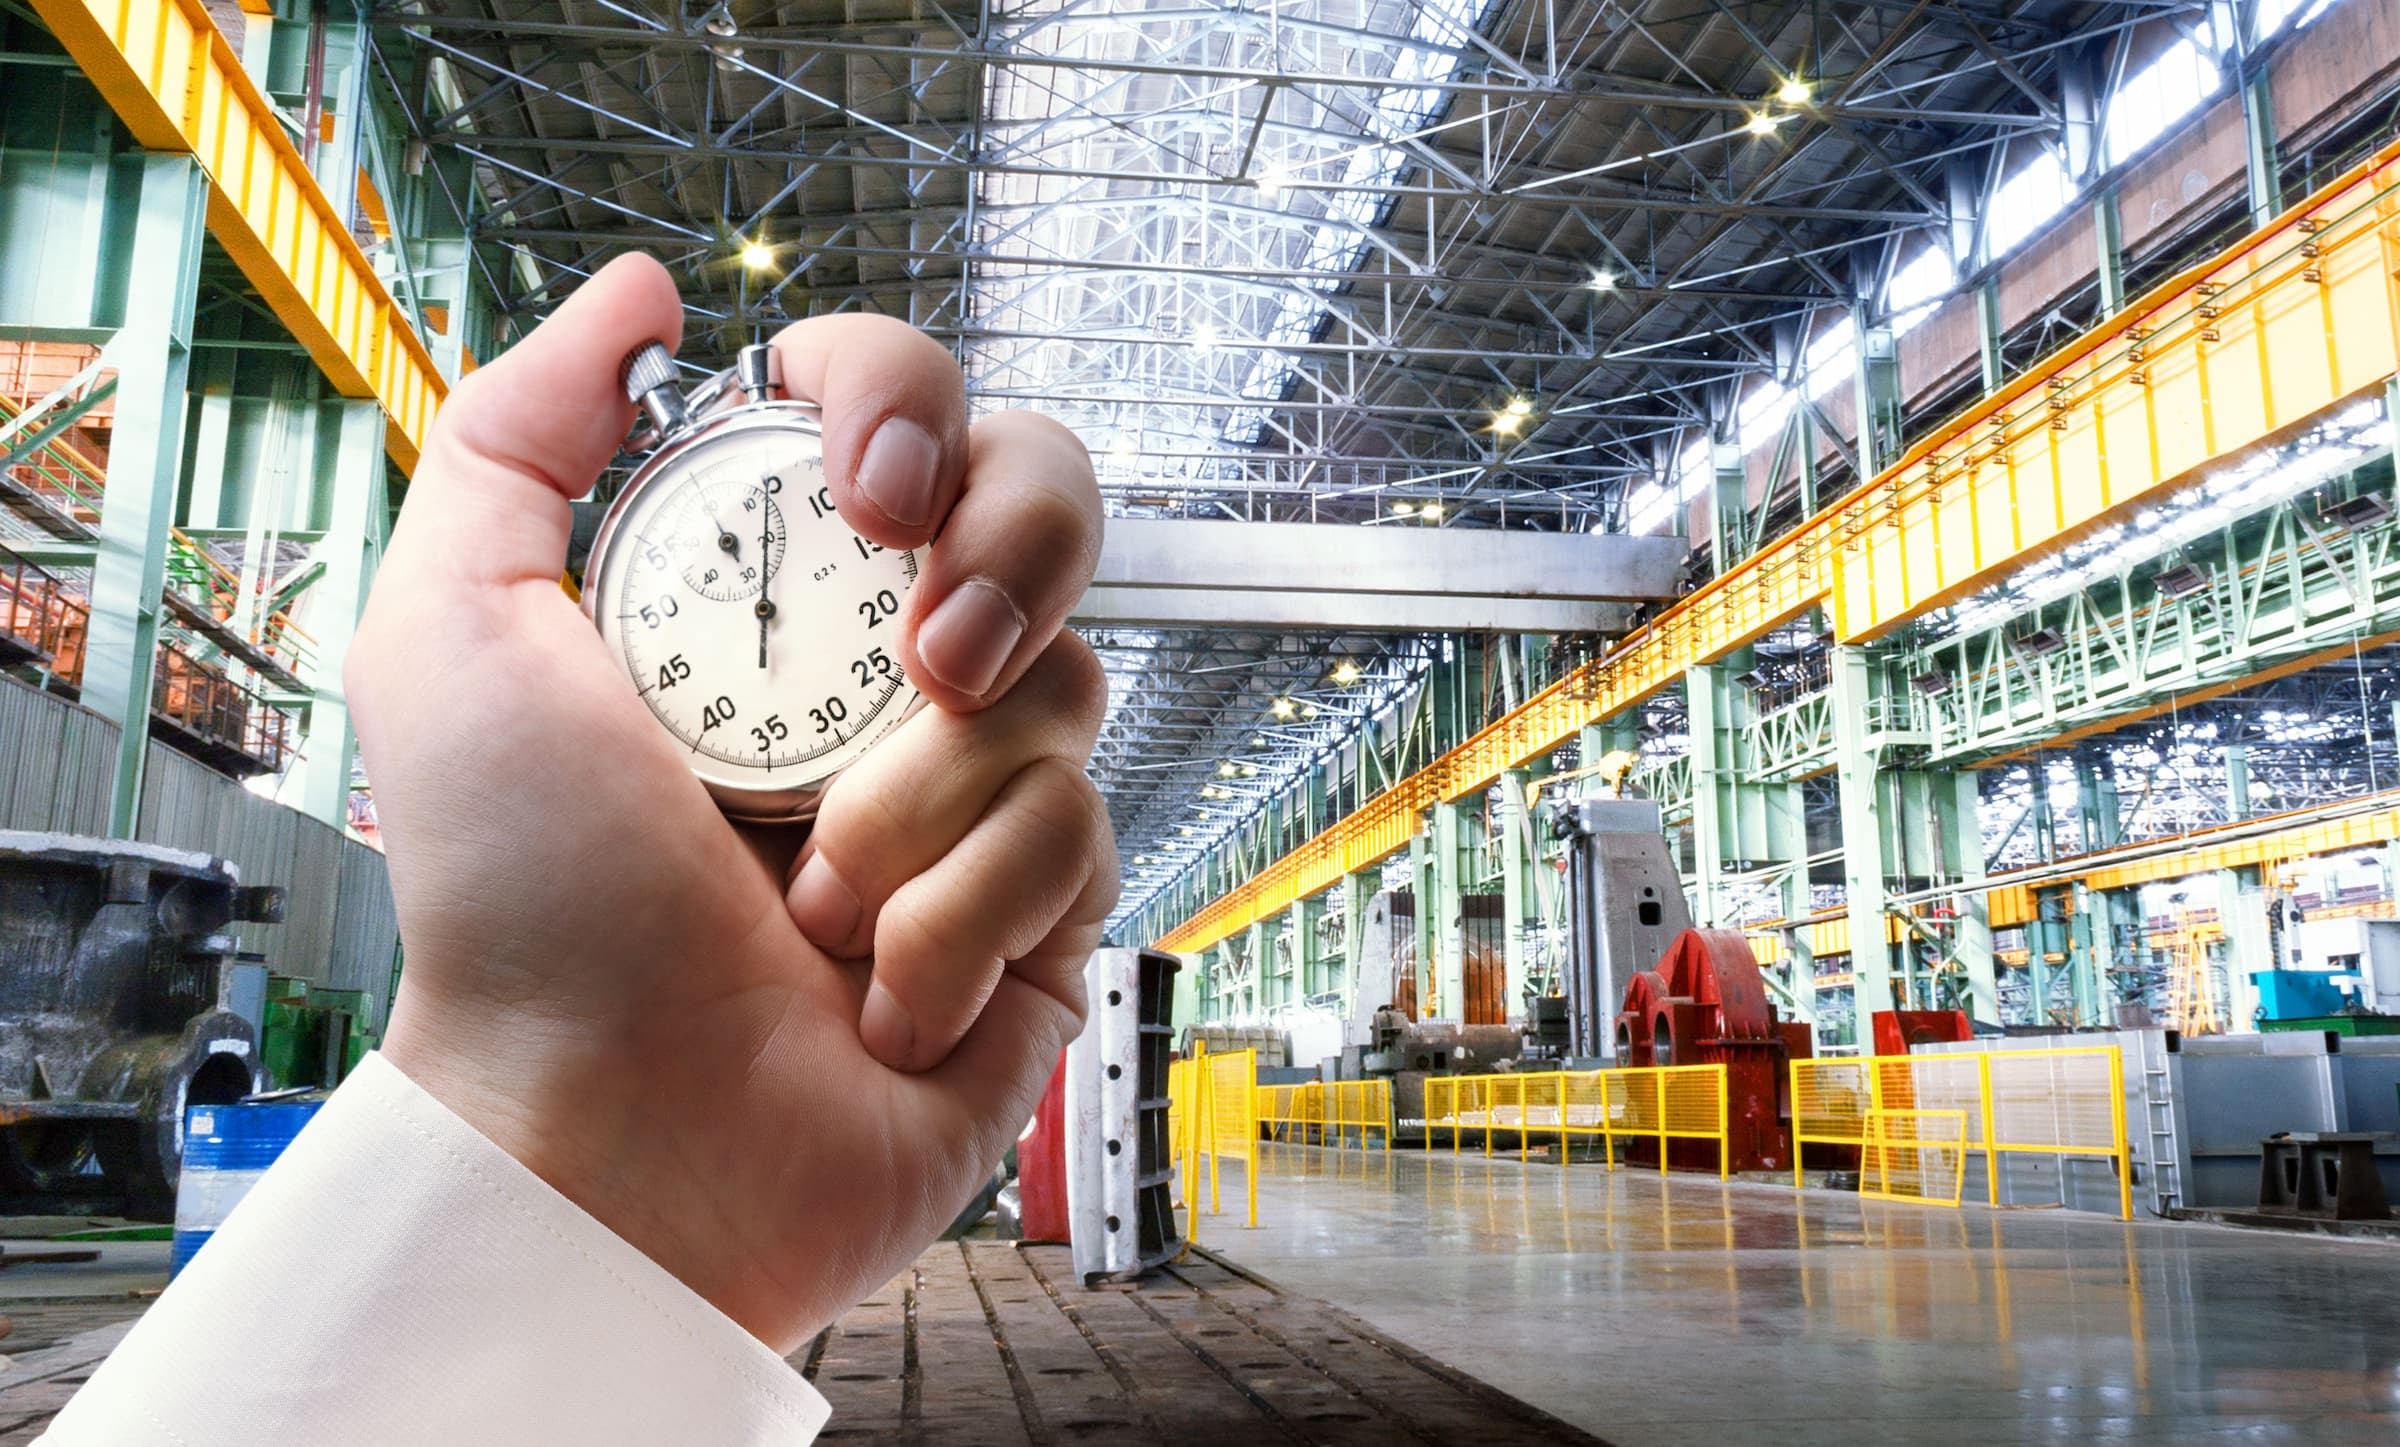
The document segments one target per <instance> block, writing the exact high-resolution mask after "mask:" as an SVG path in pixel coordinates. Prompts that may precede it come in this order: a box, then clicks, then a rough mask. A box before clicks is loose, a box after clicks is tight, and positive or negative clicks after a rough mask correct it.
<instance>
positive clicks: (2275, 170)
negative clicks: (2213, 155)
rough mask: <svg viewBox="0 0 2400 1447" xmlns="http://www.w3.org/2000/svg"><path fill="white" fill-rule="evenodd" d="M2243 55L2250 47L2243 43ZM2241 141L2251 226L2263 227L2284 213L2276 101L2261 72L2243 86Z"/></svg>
mask: <svg viewBox="0 0 2400 1447" xmlns="http://www.w3.org/2000/svg"><path fill="white" fill-rule="evenodd" d="M2242 49H2243V50H2244V51H2245V52H2246V51H2247V50H2248V49H2249V47H2248V46H2247V45H2246V44H2245V45H2244V46H2243V47H2242ZM2242 140H2243V154H2244V156H2245V157H2246V159H2247V165H2246V167H2245V174H2246V176H2247V178H2248V180H2249V182H2250V224H2251V225H2253V226H2265V225H2266V224H2267V223H2268V222H2270V221H2273V220H2274V219H2275V218H2276V216H2277V215H2278V214H2280V213H2281V212H2282V210H2283V178H2282V164H2283V163H2282V158H2281V157H2280V156H2279V155H2277V154H2276V152H2277V147H2276V144H2275V102H2274V98H2273V97H2272V96H2271V95H2270V94H2269V93H2268V82H2267V72H2266V71H2265V70H2264V69H2261V70H2260V71H2259V72H2258V74H2256V75H2254V76H2252V77H2251V78H2250V79H2249V81H2247V82H2246V83H2245V84H2243V86H2242Z"/></svg>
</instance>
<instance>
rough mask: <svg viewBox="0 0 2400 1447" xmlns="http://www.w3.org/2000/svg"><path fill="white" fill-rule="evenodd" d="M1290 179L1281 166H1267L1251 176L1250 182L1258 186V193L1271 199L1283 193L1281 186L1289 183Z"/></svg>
mask: <svg viewBox="0 0 2400 1447" xmlns="http://www.w3.org/2000/svg"><path fill="white" fill-rule="evenodd" d="M1291 179H1292V178H1291V177H1290V176H1289V175H1288V174H1287V173H1286V172H1285V171H1284V169H1283V168H1282V167H1281V166H1269V167H1266V168H1265V169H1263V170H1261V171H1260V172H1259V173H1258V174H1257V175H1256V176H1254V177H1252V178H1251V180H1250V184H1251V185H1253V186H1256V187H1257V188H1258V194H1259V195H1261V196H1264V197H1266V198H1267V199H1268V200H1270V201H1272V200H1274V199H1275V198H1276V197H1277V196H1280V195H1282V194H1283V188H1284V187H1285V186H1287V185H1289V184H1290V183H1291Z"/></svg>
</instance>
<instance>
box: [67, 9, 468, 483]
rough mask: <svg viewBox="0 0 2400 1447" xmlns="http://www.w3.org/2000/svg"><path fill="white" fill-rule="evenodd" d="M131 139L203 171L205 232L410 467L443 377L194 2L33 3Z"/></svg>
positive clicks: (271, 108) (322, 190)
mask: <svg viewBox="0 0 2400 1447" xmlns="http://www.w3.org/2000/svg"><path fill="white" fill-rule="evenodd" d="M34 9H35V10H36V11H38V12H39V13H40V14H41V17H42V22H43V23H44V24H46V25H48V26H49V27H50V29H51V32H52V33H53V34H55V35H56V36H57V37H58V39H59V41H60V43H61V44H63V45H65V46H66V48H67V53H68V54H69V55H71V56H73V57H74V60H75V63H76V65H77V66H78V67H80V68H81V69H82V71H83V73H84V74H85V75H86V76H88V77H89V78H90V79H91V82H92V84H93V85H94V86H95V87H97V88H98V89H99V91H100V94H101V97H102V98H103V99H104V100H106V101H107V102H108V104H109V106H110V108H111V109H113V110H114V111H115V112H116V113H117V116H118V117H119V118H120V119H121V120H123V121H124V122H125V125H126V128H127V129H128V130H130V131H132V132H133V136H134V139H135V140H136V141H138V142H140V143H141V144H142V145H143V146H144V147H146V148H147V149H149V150H153V151H169V152H177V153H188V154H189V155H191V156H192V157H194V158H195V159H196V160H198V162H199V163H200V169H201V170H202V171H203V172H205V173H206V174H207V176H208V229H209V233H210V234H211V235H213V236H215V237H216V238H217V243H218V244H219V245H220V246H222V247H224V248H225V252H226V254H227V255H228V256H231V257H232V258H233V261H234V264H235V265H237V266H239V267H240V268H241V270H242V275H243V276H245V277H246V278H248V279H249V282H250V284H251V285H252V286H255V287H257V288H258V291H259V295H260V296H261V297H263V298H264V299H265V301H266V303H267V305H268V306H269V307H270V308H272V309H273V310H274V312H275V315H276V316H277V317H278V318H279V319H281V321H282V322H283V324H284V326H285V327H286V328H287V329H289V330H290V332H291V334H292V336H293V338H294V339H295V340H297V341H298V342H299V343H300V344H301V345H302V346H304V347H306V348H307V349H308V354H309V356H310V357H311V358H312V359H314V360H315V362H316V364H317V366H318V367H319V368H321V369H322V370H323V371H324V373H325V376H326V378H327V379H328V380H329V381H331V382H332V383H333V386H334V388H335V390H337V391H338V392H340V393H341V394H342V395H343V396H345V397H359V398H365V397H372V398H374V399H375V400H376V401H377V402H379V403H380V404H382V407H383V412H384V417H385V419H386V425H385V434H384V446H385V450H386V451H387V452H388V453H389V454H390V455H391V457H392V459H393V460H394V461H396V462H398V463H399V464H400V465H401V467H402V468H404V469H407V468H414V467H415V466H416V461H417V454H418V452H419V451H420V450H421V449H422V447H423V446H424V442H425V434H426V430H427V428H428V427H430V426H431V424H432V422H433V414H434V412H435V411H436V409H438V408H439V407H440V406H441V402H442V398H443V397H444V396H445V395H447V393H448V390H449V386H448V383H446V382H445V381H444V380H443V378H442V375H441V373H440V372H439V371H438V370H436V369H435V367H434V364H433V357H432V354H431V353H429V352H427V351H426V349H425V344H424V342H423V341H422V340H420V339H419V338H418V336H417V334H416V331H415V329H414V328H412V327H411V326H410V325H409V324H408V320H407V316H406V314H405V313H404V312H403V311H402V310H401V309H400V305H399V303H398V302H396V301H394V300H393V298H392V294H391V292H390V291H389V290H388V289H386V288H385V286H384V284H383V282H382V281H381V279H379V278H378V277H377V276H376V275H375V267H374V263H372V262H370V261H368V260H367V255H366V253H365V252H363V251H361V250H360V249H359V246H358V243H357V242H356V241H354V240H352V239H351V236H350V228H349V224H348V219H347V218H346V217H343V216H341V215H339V214H337V213H336V212H335V210H334V206H333V202H332V201H331V200H330V199H329V198H328V197H327V196H326V194H325V188H324V187H323V186H321V185H319V184H318V183H317V178H316V177H315V176H314V175H313V174H311V172H310V171H309V169H308V163H307V162H305V161H303V160H302V159H301V157H300V152H299V150H298V148H296V147H295V146H293V144H292V142H291V138H290V137H289V136H287V135H285V134H284V127H283V122H282V121H281V120H280V119H279V118H278V117H277V115H276V111H275V108H274V106H273V105H272V104H271V103H270V102H269V101H268V100H267V98H266V96H265V95H264V94H262V93H261V92H260V91H259V89H258V86H257V84H256V83H255V82H253V81H252V80H251V79H250V75H249V72H248V71H245V70H244V69H243V68H242V62H241V58H240V57H239V56H237V55H236V54H235V53H234V50H233V46H232V44H231V43H230V42H229V41H227V39H226V38H225V34H224V32H223V31H221V30H219V29H218V28H217V25H216V22H215V21H214V20H212V19H211V18H210V17H209V14H208V9H207V7H206V5H205V4H204V3H203V0H161V3H156V4H116V3H109V0H34Z"/></svg>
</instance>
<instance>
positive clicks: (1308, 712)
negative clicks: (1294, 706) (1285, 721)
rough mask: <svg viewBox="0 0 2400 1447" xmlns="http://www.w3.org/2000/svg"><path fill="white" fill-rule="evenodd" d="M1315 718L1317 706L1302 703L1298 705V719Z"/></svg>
mask: <svg viewBox="0 0 2400 1447" xmlns="http://www.w3.org/2000/svg"><path fill="white" fill-rule="evenodd" d="M1316 716H1317V706H1316V705H1315V704H1313V703H1304V704H1302V705H1300V717H1302V718H1315V717H1316Z"/></svg>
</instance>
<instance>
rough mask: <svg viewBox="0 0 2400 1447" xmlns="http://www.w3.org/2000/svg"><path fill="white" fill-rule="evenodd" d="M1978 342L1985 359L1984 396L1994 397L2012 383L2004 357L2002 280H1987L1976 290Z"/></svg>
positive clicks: (1976, 335) (1993, 277)
mask: <svg viewBox="0 0 2400 1447" xmlns="http://www.w3.org/2000/svg"><path fill="white" fill-rule="evenodd" d="M1975 340H1976V349H1977V352H1978V353H1979V354H1980V355H1981V357H1982V358H1983V395H1984V396H1986V397H1989V396H1991V395H1992V394H1993V393H1994V392H1997V391H1999V390H2000V387H2001V384H2002V383H2004V382H2006V381H2007V380H2008V378H2007V375H2006V373H2007V367H2006V365H2005V363H2003V361H2002V360H2001V356H2000V279H1999V278H1998V277H1996V276H1992V277H1986V278H1984V282H1983V285H1981V286H1979V287H1977V288H1975Z"/></svg>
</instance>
